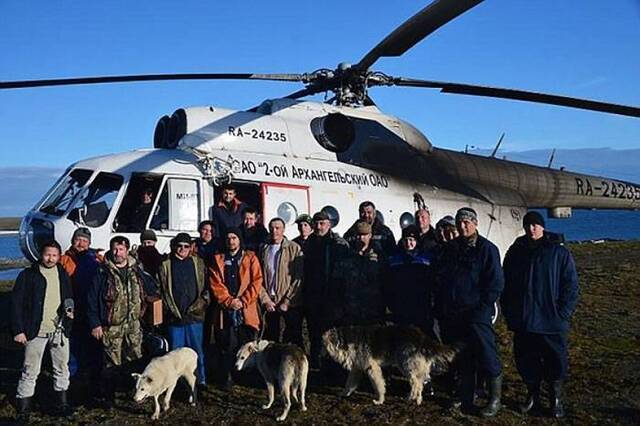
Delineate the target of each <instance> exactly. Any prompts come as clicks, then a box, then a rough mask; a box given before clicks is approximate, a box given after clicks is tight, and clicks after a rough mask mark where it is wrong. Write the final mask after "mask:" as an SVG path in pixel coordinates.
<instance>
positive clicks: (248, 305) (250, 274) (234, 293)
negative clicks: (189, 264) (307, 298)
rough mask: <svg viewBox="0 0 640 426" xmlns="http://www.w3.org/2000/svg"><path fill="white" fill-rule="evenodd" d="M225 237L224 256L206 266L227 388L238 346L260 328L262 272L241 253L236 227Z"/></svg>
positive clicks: (252, 256)
mask: <svg viewBox="0 0 640 426" xmlns="http://www.w3.org/2000/svg"><path fill="white" fill-rule="evenodd" d="M224 237H225V243H226V249H225V251H224V253H220V254H216V255H215V256H214V258H213V262H212V264H211V266H209V285H210V287H211V292H212V293H213V297H214V299H215V301H216V302H217V306H216V308H215V311H214V335H215V340H216V346H217V347H218V349H219V351H220V353H221V355H222V366H221V373H222V374H223V375H222V377H223V380H224V382H223V386H224V388H226V389H230V388H231V386H233V380H232V378H231V369H232V368H233V365H234V362H235V354H236V352H237V350H238V349H239V348H240V346H242V345H243V344H244V343H246V342H248V341H250V340H253V339H255V337H256V333H257V332H258V330H259V329H260V316H259V315H258V304H257V300H258V294H259V293H260V289H261V288H262V270H261V269H260V261H259V260H258V258H257V257H256V255H255V254H254V253H253V252H251V251H248V250H243V248H242V239H241V234H240V230H239V229H238V228H229V229H227V230H226V231H225V235H224Z"/></svg>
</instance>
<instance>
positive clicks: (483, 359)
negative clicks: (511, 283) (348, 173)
mask: <svg viewBox="0 0 640 426" xmlns="http://www.w3.org/2000/svg"><path fill="white" fill-rule="evenodd" d="M477 226H478V215H477V213H476V212H475V210H473V209H472V208H470V207H463V208H461V209H460V210H458V212H457V213H456V227H457V228H458V232H459V233H460V235H459V236H458V237H457V238H456V239H454V240H452V241H450V242H448V243H446V244H445V246H444V248H443V250H442V254H441V256H440V257H439V258H438V261H437V264H436V274H437V275H436V276H437V286H436V289H435V293H436V294H435V310H436V316H437V318H438V322H439V326H440V335H441V338H442V340H443V342H444V343H446V344H452V343H456V344H459V345H460V346H461V347H462V348H463V349H462V352H461V354H460V356H459V362H458V371H459V374H460V379H459V384H458V396H459V397H460V400H461V402H462V410H463V411H464V412H473V411H475V407H474V405H473V399H474V388H475V377H476V373H478V374H480V375H482V376H483V377H486V378H487V381H488V384H489V403H488V404H487V406H486V407H484V408H483V409H482V410H481V411H480V415H482V416H483V417H491V416H495V415H496V414H497V413H498V411H499V410H500V408H501V404H500V399H501V392H502V391H501V387H502V366H501V363H500V358H499V356H498V351H497V349H496V338H495V332H494V330H493V326H492V324H491V316H492V314H493V311H494V303H495V302H496V300H497V299H498V297H499V296H500V293H501V292H502V289H503V287H504V276H503V273H502V268H501V266H500V253H499V252H498V248H497V247H496V246H495V245H494V244H493V243H492V242H491V241H489V240H487V239H486V238H484V237H482V236H480V235H479V234H478V231H477Z"/></svg>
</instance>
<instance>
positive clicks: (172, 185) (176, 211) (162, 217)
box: [149, 178, 200, 231]
mask: <svg viewBox="0 0 640 426" xmlns="http://www.w3.org/2000/svg"><path fill="white" fill-rule="evenodd" d="M198 223H200V189H199V184H198V181H196V180H193V179H179V178H169V179H167V181H166V182H165V185H164V187H163V188H162V191H161V192H160V198H159V199H158V205H157V206H156V208H155V210H154V213H153V216H152V218H151V225H150V226H149V227H150V228H151V229H155V230H158V231H165V230H170V231H196V230H197V229H198Z"/></svg>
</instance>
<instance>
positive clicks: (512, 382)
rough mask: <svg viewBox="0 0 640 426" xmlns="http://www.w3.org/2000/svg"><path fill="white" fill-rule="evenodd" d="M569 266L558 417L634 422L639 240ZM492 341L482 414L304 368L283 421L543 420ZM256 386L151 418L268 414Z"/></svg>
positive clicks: (104, 415)
mask: <svg viewBox="0 0 640 426" xmlns="http://www.w3.org/2000/svg"><path fill="white" fill-rule="evenodd" d="M571 250H572V251H573V253H574V256H575V259H576V262H577V264H578V268H579V274H580V280H581V286H582V287H581V301H580V305H579V307H578V310H577V312H576V315H575V317H574V321H573V328H572V332H571V336H570V345H571V347H570V358H571V360H570V362H571V378H570V380H569V381H568V383H567V400H568V415H567V417H566V419H564V420H563V421H562V422H563V423H571V424H640V396H639V394H640V242H627V243H606V244H599V245H591V244H588V245H575V246H571ZM10 286H11V283H3V285H0V292H3V293H0V330H3V331H5V330H7V327H6V313H7V309H8V299H7V293H6V292H7V291H8V290H9V289H10ZM498 335H499V345H500V349H501V352H502V360H503V363H504V366H505V382H504V399H503V401H504V405H505V407H504V409H503V410H502V411H501V412H500V414H499V415H498V416H497V417H496V418H495V419H491V420H482V419H480V418H477V417H473V416H464V415H461V414H459V413H455V412H450V411H448V410H447V409H445V408H444V407H445V405H446V401H447V398H446V395H445V394H444V393H442V392H440V391H437V392H436V396H435V398H431V399H427V400H426V401H425V402H424V403H423V405H422V406H420V407H416V406H415V405H410V404H408V403H407V402H406V401H405V399H404V397H405V395H406V393H407V391H408V385H407V384H406V383H405V382H404V381H402V380H401V379H399V378H397V377H395V376H394V377H393V378H392V379H391V380H388V397H387V402H386V403H385V405H383V406H374V405H373V404H372V403H371V399H372V394H371V389H370V388H369V386H368V384H363V385H362V386H361V388H360V391H359V392H357V393H356V394H354V395H353V396H352V397H351V398H349V399H348V400H341V399H339V398H338V397H337V394H338V392H339V390H340V386H341V384H342V382H341V381H339V380H338V381H337V382H335V383H326V378H322V377H317V375H314V374H312V375H311V376H310V380H309V389H308V407H309V410H308V411H307V412H306V413H301V412H300V411H299V410H298V409H297V407H296V406H294V408H293V409H292V411H291V413H290V416H289V419H288V421H289V422H291V423H297V424H308V423H313V424H329V423H331V424H335V423H339V424H361V423H365V422H366V423H375V424H381V423H393V424H400V423H409V424H415V423H437V424H476V423H487V424H499V425H515V424H525V423H527V424H543V423H545V424H546V423H548V422H549V420H548V419H547V418H545V417H542V416H523V415H520V414H519V413H518V412H517V410H516V404H517V403H518V401H519V400H521V398H522V397H523V396H524V389H523V386H522V385H521V383H520V381H519V379H518V376H517V374H516V372H515V370H514V364H513V357H512V354H511V337H510V334H509V333H508V332H507V331H506V329H505V327H504V324H502V323H501V322H500V323H499V326H498ZM0 354H1V355H0V422H9V421H10V420H11V419H12V418H13V416H14V409H13V406H12V402H13V394H14V391H15V384H16V380H17V377H18V369H19V365H20V356H21V353H20V351H19V350H16V348H15V347H13V346H12V343H11V340H10V337H9V335H8V334H7V333H6V332H5V333H2V334H0ZM49 388H50V379H49V378H48V377H47V376H45V377H42V378H41V380H40V381H39V385H38V395H39V401H40V402H41V403H42V406H43V408H45V409H46V404H45V401H46V400H48V399H49V397H50V394H49V392H48V389H49ZM87 393H88V389H87V388H86V387H85V386H82V385H79V386H76V387H74V388H73V390H72V395H73V397H74V398H75V400H76V401H78V402H79V403H81V404H82V403H83V402H84V401H85V400H86V395H87ZM265 396H266V392H265V390H264V389H263V388H262V384H261V382H260V380H259V379H258V378H257V372H256V374H255V375H253V376H250V377H248V378H247V379H246V380H245V381H244V385H242V386H236V387H235V388H234V390H233V391H232V392H231V393H227V392H222V391H220V390H217V389H215V388H213V387H210V388H209V390H208V391H207V392H206V393H205V394H204V398H203V404H202V406H201V407H199V408H198V409H193V408H191V407H189V406H188V405H187V404H186V403H185V402H184V401H185V397H186V393H185V391H184V389H182V390H181V391H178V390H176V393H175V394H174V403H173V407H172V409H171V411H169V412H168V413H167V414H166V415H163V416H162V417H161V422H163V423H167V424H177V423H179V422H182V423H183V424H184V423H189V424H200V423H225V424H268V423H274V422H275V417H276V416H277V415H278V414H279V412H280V409H281V406H280V405H279V404H278V403H276V404H274V407H273V408H272V409H270V410H267V411H263V410H261V408H260V405H261V404H262V403H263V402H264V400H265ZM152 406H153V403H152V402H147V403H145V404H144V405H141V406H138V405H136V404H134V403H133V402H131V400H130V398H129V396H128V395H126V394H125V393H122V394H120V397H119V399H118V401H117V407H116V408H114V409H112V410H109V411H104V410H99V409H90V408H86V407H84V406H82V405H81V406H80V407H79V408H78V410H77V414H76V416H75V421H76V422H78V423H88V424H94V423H106V424H114V425H115V424H118V425H119V424H145V423H147V422H148V421H149V418H148V416H150V415H151V412H152V410H153V408H152ZM34 420H35V421H36V422H41V423H47V424H50V423H55V422H56V419H55V418H53V417H50V416H48V415H46V414H39V415H37V416H36V417H34Z"/></svg>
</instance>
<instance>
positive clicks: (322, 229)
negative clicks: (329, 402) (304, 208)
mask: <svg viewBox="0 0 640 426" xmlns="http://www.w3.org/2000/svg"><path fill="white" fill-rule="evenodd" d="M313 227H314V232H313V234H311V236H310V237H309V239H308V241H307V244H306V246H305V252H304V285H303V288H302V295H303V306H304V310H305V317H306V319H307V329H308V331H309V341H310V343H311V348H310V358H309V363H310V365H311V367H312V368H318V367H319V366H320V349H321V348H322V333H324V332H325V331H326V330H327V329H328V328H330V327H331V324H330V319H331V318H332V316H333V311H334V309H335V306H334V305H333V304H332V303H331V300H330V296H331V294H332V293H333V292H332V291H331V288H330V284H331V282H330V278H331V271H332V270H333V268H334V267H335V265H336V263H337V262H338V261H339V260H340V259H344V258H346V256H347V255H348V253H349V244H347V242H346V241H345V240H343V239H342V238H340V237H339V236H338V234H336V233H335V232H333V231H331V220H330V218H329V215H328V214H327V213H326V212H324V211H319V212H318V213H316V214H314V215H313Z"/></svg>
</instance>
